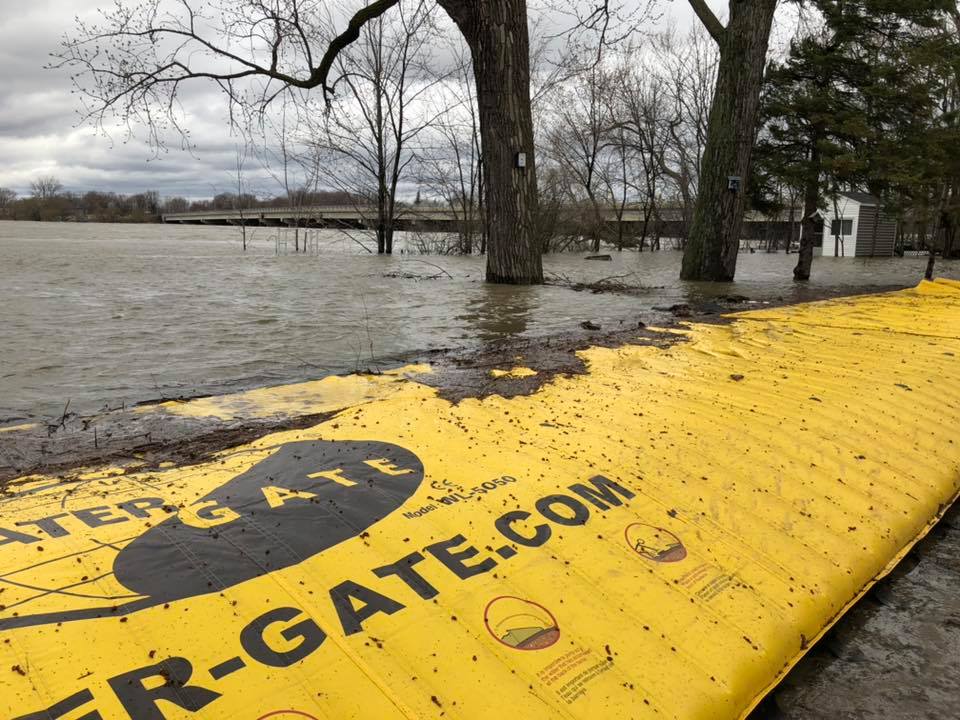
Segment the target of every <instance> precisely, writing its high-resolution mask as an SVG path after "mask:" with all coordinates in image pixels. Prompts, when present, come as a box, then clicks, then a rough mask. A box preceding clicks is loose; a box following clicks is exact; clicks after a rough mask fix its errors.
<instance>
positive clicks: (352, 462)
mask: <svg viewBox="0 0 960 720" xmlns="http://www.w3.org/2000/svg"><path fill="white" fill-rule="evenodd" d="M583 358H584V360H585V362H586V365H587V372H586V373H585V374H581V375H572V376H558V377H554V378H552V379H549V380H548V381H547V382H545V383H544V384H543V385H542V386H541V387H540V388H539V389H538V390H536V391H535V392H533V393H532V394H529V395H526V396H519V397H513V398H511V399H505V398H503V397H501V396H499V395H492V396H487V397H483V398H473V399H470V398H468V399H464V400H462V401H460V402H458V403H452V402H450V401H448V400H445V399H443V398H442V397H441V396H440V395H439V394H438V392H437V391H436V390H435V389H434V388H431V387H429V386H428V385H427V384H425V383H422V382H418V381H417V378H418V376H419V374H422V373H426V372H429V368H427V367H418V368H408V369H406V370H405V371H402V372H397V373H394V374H392V375H388V376H382V377H378V378H369V377H366V378H365V377H355V378H329V379H327V380H324V381H318V382H314V383H307V384H304V385H294V386H288V387H286V388H279V389H270V390H262V391H255V392H253V393H245V394H242V395H237V396H232V397H225V398H207V399H204V400H200V401H196V403H186V404H184V403H180V404H177V405H176V406H171V407H170V408H169V409H168V411H169V412H181V413H197V414H202V413H210V414H212V415H217V414H218V413H226V414H227V416H229V413H232V412H234V411H235V410H236V409H237V408H242V409H243V410H244V411H245V412H249V413H253V414H256V413H258V412H259V413H261V414H269V413H270V412H272V411H274V410H275V409H276V408H278V407H282V406H290V405H293V406H295V407H296V408H297V409H298V410H302V411H304V412H311V411H317V410H319V409H323V408H325V409H331V408H335V407H336V408H339V409H340V412H339V413H337V414H336V415H335V416H333V417H331V418H330V419H329V420H327V421H325V422H322V423H321V424H319V425H317V426H315V427H312V428H310V429H307V430H296V431H289V432H278V433H273V434H270V435H268V436H266V437H263V438H261V439H260V440H257V441H256V442H252V443H250V444H247V445H243V446H240V447H235V448H231V449H230V450H228V451H224V452H221V453H219V454H217V455H216V456H215V457H213V458H212V459H207V460H205V461H204V462H202V463H201V464H195V465H187V466H180V465H177V466H171V467H163V468H158V469H154V470H150V471H143V470H139V471H133V472H130V471H129V470H125V469H123V468H116V467H105V468H98V469H94V470H91V471H89V472H86V473H84V474H83V475H81V476H80V477H78V478H77V479H76V480H71V481H69V482H63V481H59V480H56V479H54V478H52V477H37V476H34V477H29V478H22V479H20V480H18V481H16V482H14V483H11V484H9V485H8V486H7V488H6V491H5V495H4V496H3V498H2V501H0V502H2V505H0V508H2V510H0V715H2V717H4V718H16V719H17V720H55V719H60V718H62V719H65V720H80V719H82V720H112V719H114V718H117V719H123V720H127V719H130V720H182V719H185V718H191V719H192V718H203V719H207V718H222V719H228V718H229V719H230V720H241V719H243V720H247V719H249V720H267V719H268V718H272V719H275V720H298V719H300V720H302V719H306V720H310V719H311V718H313V719H319V718H337V719H338V720H339V719H345V718H428V717H446V718H484V717H505V716H509V717H523V718H590V719H595V718H654V717H658V718H683V719H695V718H738V717H744V716H745V715H747V714H748V713H749V712H750V711H751V709H752V708H753V707H755V705H756V704H757V703H758V702H759V701H760V700H761V699H762V698H763V696H764V695H765V694H766V693H767V692H768V691H769V690H770V689H771V688H772V687H773V686H774V685H775V684H776V683H777V682H778V681H779V680H780V679H781V678H782V677H783V676H784V674H785V673H786V672H787V671H788V670H789V669H790V668H791V666H793V665H794V664H795V663H796V662H797V661H798V660H799V658H800V657H801V656H802V655H803V654H804V652H805V651H806V650H807V649H808V648H809V647H810V646H811V645H812V644H813V643H814V642H816V640H817V639H818V638H819V637H820V636H821V635H822V634H823V633H824V632H825V631H826V630H827V629H828V628H829V627H830V626H831V625H832V624H833V623H834V622H835V621H836V620H837V619H838V618H839V617H840V616H841V615H842V614H843V612H844V610H845V609H846V608H848V607H849V606H850V605H851V604H852V603H854V602H855V601H856V600H857V599H858V598H859V597H860V596H861V595H862V594H863V593H864V592H865V591H866V590H867V589H869V588H870V586H871V585H872V584H873V583H875V582H876V581H877V580H878V579H879V578H881V577H882V576H883V575H884V574H886V573H888V572H889V571H890V570H891V569H892V568H893V567H894V565H895V564H896V563H897V561H898V560H899V559H900V558H902V557H903V555H904V554H905V553H906V552H907V551H908V550H909V549H910V548H911V547H912V545H913V544H914V543H915V542H916V541H917V540H918V539H919V538H920V537H922V536H923V535H924V534H925V533H926V532H927V531H928V530H929V529H930V527H931V526H932V524H933V523H935V522H936V520H937V519H938V517H939V516H940V515H941V514H942V513H943V512H944V511H945V509H946V508H947V507H948V506H949V505H950V503H952V502H953V500H954V499H955V498H956V496H957V493H958V490H960V435H958V433H957V428H960V373H958V369H960V283H951V282H947V281H942V282H936V283H924V284H922V285H920V286H919V287H918V288H916V289H913V290H907V291H903V292H896V293H887V294H882V295H872V296H865V297H857V298H848V299H841V300H831V301H826V302H817V303H811V304H807V305H802V306H796V307H787V308H778V309H768V310H759V311H753V312H745V313H739V314H736V315H733V316H730V317H729V318H727V321H726V322H724V323H720V324H693V325H689V326H687V327H686V328H685V329H684V331H683V337H681V338H680V339H679V341H678V342H675V343H673V344H670V345H669V346H667V347H647V346H625V347H617V348H613V349H610V348H606V349H604V348H595V349H591V350H588V351H586V352H585V353H583ZM502 370H503V373H502V374H503V375H504V376H507V375H517V368H512V367H505V368H502ZM523 374H524V373H522V372H521V373H520V375H523ZM491 382H494V383H496V382H501V380H498V379H497V378H496V377H495V376H492V377H491ZM917 611H918V612H921V611H922V610H921V609H919V608H918V609H917Z"/></svg>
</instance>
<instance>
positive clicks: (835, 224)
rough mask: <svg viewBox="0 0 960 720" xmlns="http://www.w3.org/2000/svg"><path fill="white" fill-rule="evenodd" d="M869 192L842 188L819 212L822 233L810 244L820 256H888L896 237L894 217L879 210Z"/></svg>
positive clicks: (878, 202) (877, 204) (877, 201)
mask: <svg viewBox="0 0 960 720" xmlns="http://www.w3.org/2000/svg"><path fill="white" fill-rule="evenodd" d="M878 213H880V200H879V199H878V198H876V197H874V196H873V195H868V194H867V193H858V192H844V193H840V195H839V196H838V197H837V202H836V204H834V203H833V201H832V199H831V200H829V201H828V202H827V211H826V212H825V213H824V212H821V213H819V217H820V218H821V219H822V220H823V225H822V233H821V234H820V235H818V236H817V237H816V238H815V239H814V245H815V247H817V248H818V249H819V250H820V251H821V254H822V255H823V256H824V257H891V256H893V254H894V246H895V245H896V240H897V221H896V220H894V219H893V218H890V217H888V216H887V215H884V214H882V213H880V215H879V220H878V219H877V216H878Z"/></svg>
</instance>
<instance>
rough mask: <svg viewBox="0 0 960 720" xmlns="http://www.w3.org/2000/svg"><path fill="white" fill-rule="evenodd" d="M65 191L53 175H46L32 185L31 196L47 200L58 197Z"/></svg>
mask: <svg viewBox="0 0 960 720" xmlns="http://www.w3.org/2000/svg"><path fill="white" fill-rule="evenodd" d="M62 191H63V183H61V182H60V181H59V180H58V179H57V178H56V177H54V176H53V175H44V176H42V177H38V178H37V179H36V180H34V181H33V182H31V183H30V194H31V195H33V197H35V198H40V199H41V200H47V199H49V198H53V197H56V196H57V195H59V194H60V193H61V192H62Z"/></svg>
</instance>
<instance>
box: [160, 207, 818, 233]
mask: <svg viewBox="0 0 960 720" xmlns="http://www.w3.org/2000/svg"><path fill="white" fill-rule="evenodd" d="M558 212H559V215H560V224H561V226H563V225H568V226H575V225H577V220H578V219H581V220H582V219H592V218H593V217H594V211H593V209H592V208H590V207H588V206H564V207H562V208H560V210H559V211H558ZM600 214H601V216H602V217H603V220H604V222H605V223H608V224H611V225H616V224H620V223H622V224H623V225H625V226H626V228H625V229H626V231H627V232H639V231H640V228H641V227H642V226H643V224H644V222H645V221H646V222H649V223H650V224H651V228H650V229H651V231H652V230H653V227H652V226H653V225H656V226H657V229H658V230H659V234H660V235H664V236H679V235H680V233H679V232H676V231H678V230H679V229H680V226H681V225H682V224H683V210H682V208H681V207H679V206H676V205H664V206H660V207H658V208H657V213H656V216H650V217H647V216H646V211H645V210H644V209H643V208H640V207H637V206H628V207H626V208H625V209H623V210H621V209H620V208H615V207H606V208H601V210H600ZM376 218H377V208H376V207H374V206H358V205H310V206H301V207H269V208H266V207H259V208H249V209H237V210H200V211H196V212H185V213H166V214H164V215H163V216H162V219H163V222H165V223H179V224H183V225H257V226H273V227H312V228H341V229H365V228H371V227H374V226H375V225H376ZM793 218H794V220H795V221H796V222H797V223H799V221H800V218H801V212H800V211H796V212H795V213H794V215H793ZM790 219H791V218H790V212H789V210H785V211H783V212H782V213H780V214H778V215H775V216H768V215H762V214H759V213H748V214H747V216H746V217H745V219H744V220H745V224H744V237H745V238H749V239H766V238H771V237H786V236H787V235H788V234H789V232H790ZM462 222H463V215H462V213H461V212H460V211H459V210H453V209H451V208H448V207H423V206H404V207H400V208H397V209H396V211H395V213H394V226H395V227H396V228H397V229H398V230H434V231H439V232H454V231H456V230H457V228H458V227H459V226H460V225H461V224H462Z"/></svg>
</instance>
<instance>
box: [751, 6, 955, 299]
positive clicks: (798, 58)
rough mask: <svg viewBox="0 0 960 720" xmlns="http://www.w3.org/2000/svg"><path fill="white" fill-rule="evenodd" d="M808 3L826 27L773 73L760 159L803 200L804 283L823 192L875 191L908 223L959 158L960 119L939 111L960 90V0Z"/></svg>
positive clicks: (800, 274)
mask: <svg viewBox="0 0 960 720" xmlns="http://www.w3.org/2000/svg"><path fill="white" fill-rule="evenodd" d="M809 4H810V5H813V6H815V8H816V9H817V10H818V11H819V13H820V15H821V16H822V20H823V24H822V27H821V28H820V30H819V31H818V32H816V33H813V34H811V35H809V36H808V37H805V38H802V39H799V40H797V41H795V42H794V43H793V44H792V45H791V49H790V54H789V56H788V58H787V59H786V60H785V61H784V62H783V63H781V64H775V65H773V66H771V68H770V69H769V71H768V74H767V81H766V86H765V91H764V103H763V120H764V123H765V128H764V133H763V135H762V139H761V141H760V143H759V148H758V163H759V166H760V167H761V168H762V172H763V174H765V175H767V176H769V178H772V179H774V180H775V181H777V182H779V183H782V184H784V185H787V186H788V187H792V188H796V189H797V190H798V191H802V194H803V197H804V211H803V212H804V228H803V235H802V240H801V247H800V258H799V261H798V264H797V267H796V269H795V270H794V277H795V279H797V280H806V279H808V278H809V277H810V268H811V264H812V259H813V241H814V238H813V236H814V231H815V217H816V212H817V209H818V208H819V207H820V206H821V204H822V202H823V197H824V194H825V193H824V191H827V194H833V195H834V196H835V195H836V193H837V192H838V191H839V189H840V188H860V189H866V190H868V191H869V192H871V193H872V194H874V195H876V196H877V197H879V198H880V199H881V200H882V201H883V203H884V205H885V207H886V208H887V209H888V210H891V211H896V212H898V213H900V214H901V215H902V214H903V213H904V212H906V208H907V203H905V202H904V201H905V200H906V199H907V198H909V197H911V195H923V194H924V192H926V191H925V190H924V187H925V185H927V184H929V183H930V182H932V181H934V178H941V179H942V178H944V173H945V172H949V170H948V168H946V167H945V164H949V162H950V159H951V158H952V157H955V156H956V154H957V153H958V152H960V149H958V148H957V147H954V148H952V149H951V148H950V147H949V143H950V140H951V138H953V137H954V136H953V135H952V134H951V133H950V132H948V131H945V128H944V127H943V126H944V123H946V124H947V125H949V124H950V123H951V122H953V120H954V119H951V117H950V115H949V113H947V112H944V111H943V110H942V109H941V108H940V105H942V102H941V100H940V98H941V97H943V96H944V92H945V90H946V88H945V84H946V85H951V84H952V86H954V87H955V86H956V78H957V74H956V73H955V72H953V65H952V60H954V59H955V55H954V54H955V50H956V46H957V42H956V37H955V33H950V32H949V29H948V27H947V24H946V23H947V21H948V20H949V18H950V15H949V13H948V10H949V8H950V7H951V6H952V7H953V8H954V9H956V5H955V0H951V1H950V2H945V1H944V0H910V1H908V2H891V0H816V1H815V2H811V3H809ZM948 94H949V93H948ZM954 125H955V122H954ZM878 217H879V214H878ZM876 230H877V225H876V223H875V225H874V227H873V228H872V232H873V234H874V237H876Z"/></svg>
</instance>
